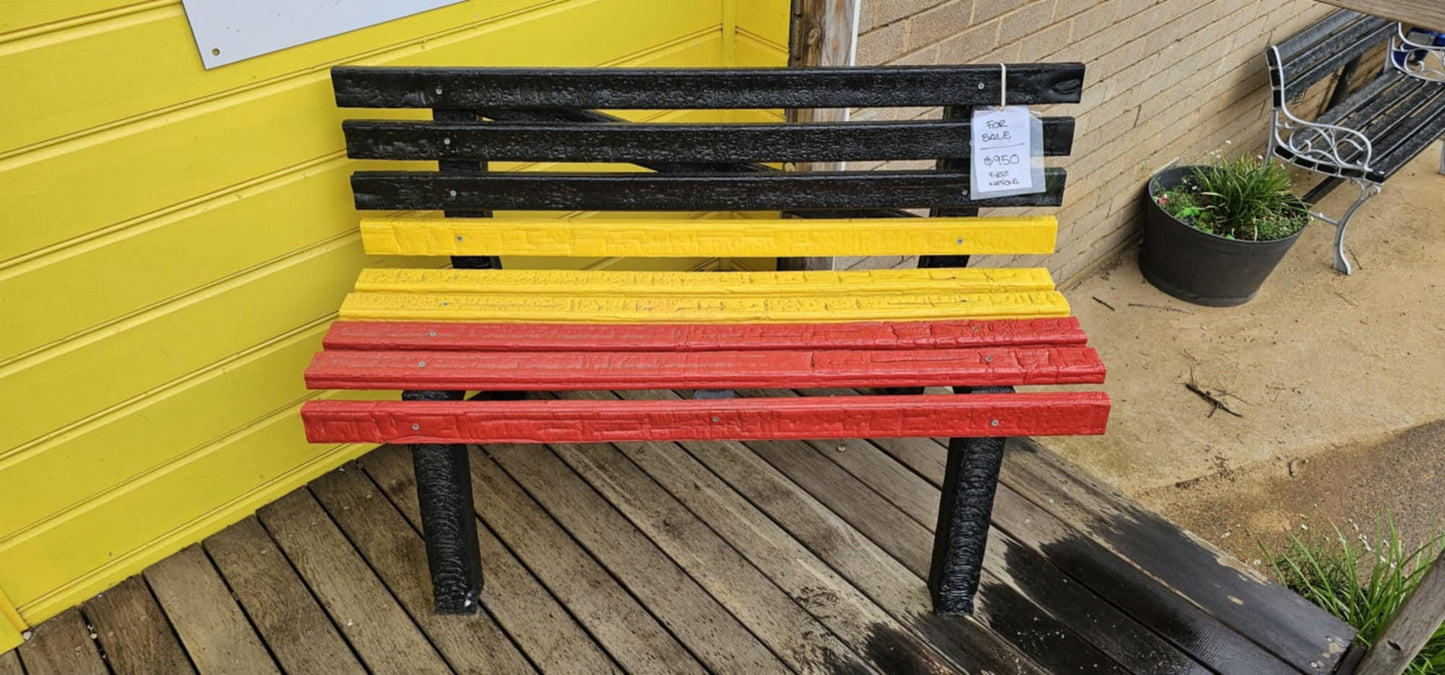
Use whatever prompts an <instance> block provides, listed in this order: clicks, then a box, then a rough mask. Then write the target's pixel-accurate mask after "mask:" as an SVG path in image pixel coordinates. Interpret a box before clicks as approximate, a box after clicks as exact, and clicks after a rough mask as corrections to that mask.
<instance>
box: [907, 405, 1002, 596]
mask: <svg viewBox="0 0 1445 675" xmlns="http://www.w3.org/2000/svg"><path fill="white" fill-rule="evenodd" d="M955 389H956V390H957V392H958V393H960V394H963V393H979V394H1004V393H1013V387H975V388H966V387H956V388H955ZM1005 440H1006V439H1004V438H954V439H950V440H949V442H948V464H947V466H946V467H945V468H944V473H943V493H942V495H940V500H939V503H938V525H937V527H936V528H935V529H934V535H933V561H932V564H930V565H929V568H928V592H929V595H930V596H932V598H933V611H934V613H935V614H972V613H973V598H974V595H975V594H976V593H977V592H978V579H979V575H980V574H982V572H983V553H984V549H985V547H986V546H987V545H988V523H989V517H990V516H991V515H992V514H993V495H994V492H995V491H996V490H997V489H998V472H999V467H1000V466H1001V465H1002V464H1003V448H1004V441H1005Z"/></svg>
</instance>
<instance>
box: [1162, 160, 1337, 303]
mask: <svg viewBox="0 0 1445 675" xmlns="http://www.w3.org/2000/svg"><path fill="white" fill-rule="evenodd" d="M1148 199H1149V202H1148V204H1146V205H1145V208H1146V209H1147V215H1146V218H1145V221H1144V247H1143V250H1142V251H1141V252H1140V254H1139V269H1140V270H1141V271H1143V273H1144V278H1145V279H1148V280H1149V283H1151V284H1154V286H1155V287H1157V288H1158V289H1159V290H1161V291H1164V292H1165V293H1168V294H1169V295H1172V296H1174V297H1176V298H1179V299H1180V300H1184V301H1187V302H1192V303H1195V304H1199V305H1209V306H1212V307H1229V306H1233V305H1239V304H1243V303H1245V302H1248V301H1249V300H1250V299H1251V298H1253V297H1254V296H1255V294H1256V293H1258V292H1259V287H1260V285H1262V284H1263V283H1264V280H1265V278H1266V277H1268V276H1269V273H1270V272H1271V271H1273V270H1274V267H1275V265H1277V264H1279V261H1280V260H1281V259H1283V258H1284V254H1285V253H1287V252H1289V249H1290V247H1291V246H1293V245H1294V242H1295V240H1296V239H1298V238H1299V233H1300V232H1301V231H1302V230H1303V229H1304V226H1305V225H1307V224H1309V220H1310V214H1309V210H1308V208H1307V207H1306V205H1305V203H1304V202H1303V201H1302V200H1300V198H1299V197H1296V196H1294V194H1292V193H1291V192H1290V178H1289V173H1288V172H1287V171H1286V170H1285V168H1284V167H1283V166H1281V165H1279V164H1276V163H1269V162H1266V161H1264V160H1263V159H1262V158H1249V157H1241V158H1239V159H1234V160H1224V159H1219V158H1217V155H1216V159H1215V161H1214V163H1212V164H1209V165H1205V166H1183V167H1176V168H1173V169H1167V170H1165V171H1162V172H1160V173H1158V174H1155V176H1154V177H1153V178H1152V179H1150V181H1149V191H1148Z"/></svg>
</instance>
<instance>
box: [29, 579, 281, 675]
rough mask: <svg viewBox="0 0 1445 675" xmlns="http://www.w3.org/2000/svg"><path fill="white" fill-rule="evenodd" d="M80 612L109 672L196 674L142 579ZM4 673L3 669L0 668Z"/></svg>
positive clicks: (124, 584)
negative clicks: (108, 666) (98, 645)
mask: <svg viewBox="0 0 1445 675" xmlns="http://www.w3.org/2000/svg"><path fill="white" fill-rule="evenodd" d="M303 592H304V590H303ZM81 611H82V612H83V613H84V614H85V618H86V620H88V621H89V622H90V626H91V631H92V632H94V633H95V635H96V640H98V641H99V642H100V646H101V649H103V650H105V660H106V662H107V663H109V664H110V669H111V670H112V671H114V672H116V673H118V674H120V675H125V674H126V673H174V674H175V675H185V674H186V673H194V672H196V669H195V668H192V667H191V661H190V659H188V658H186V652H185V650H184V649H182V648H181V643H180V642H179V641H178V640H177V639H176V635H175V633H173V632H171V626H170V623H169V622H168V621H167V620H166V614H165V612H163V611H161V607H160V605H158V604H156V599H155V597H154V596H152V595H151V591H150V588H148V587H146V583H145V580H144V579H142V578H141V577H139V576H134V577H131V578H129V579H126V580H125V581H122V582H120V584H119V585H117V586H115V587H114V588H112V589H110V590H108V591H106V592H104V593H101V594H100V595H97V596H95V597H94V598H91V599H89V600H87V601H85V604H84V605H81ZM3 672H4V668H0V673H3Z"/></svg>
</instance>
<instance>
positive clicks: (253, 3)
mask: <svg viewBox="0 0 1445 675" xmlns="http://www.w3.org/2000/svg"><path fill="white" fill-rule="evenodd" d="M458 2H462V0H248V1H247V2H235V1H234V0H183V2H182V3H181V4H183V5H184V6H185V8H186V19H187V20H188V21H189V22H190V24H191V34H192V35H195V36H196V48H197V49H200V50H201V63H202V64H203V65H205V67H206V70H210V69H212V68H216V67H218V66H224V65H226V64H228V63H235V62H237V61H241V60H244V59H249V58H251V57H253V56H260V55H262V54H269V53H271V52H275V51H280V50H282V49H285V48H287V47H295V46H296V45H301V44H306V43H307V42H315V41H316V40H320V39H322V38H328V37H331V36H333V35H340V34H342V33H347V32H350V31H354V30H356V29H358V28H365V27H367V26H375V25H376V24H379V23H383V22H386V21H391V20H392V19H400V18H401V17H404V16H411V15H412V14H418V13H421V12H425V11H427V10H429V9H436V8H438V7H445V6H447V5H454V4H456V3H458Z"/></svg>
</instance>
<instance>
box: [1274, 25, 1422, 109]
mask: <svg viewBox="0 0 1445 675" xmlns="http://www.w3.org/2000/svg"><path fill="white" fill-rule="evenodd" d="M1394 26H1395V25H1394V24H1393V23H1390V22H1388V21H1386V20H1384V19H1380V18H1376V17H1366V18H1364V19H1361V20H1359V21H1357V22H1355V23H1351V24H1348V25H1347V26H1345V27H1344V28H1343V29H1341V30H1340V32H1339V33H1335V34H1331V35H1330V36H1329V37H1326V38H1325V39H1323V40H1321V41H1320V43H1319V44H1317V45H1315V46H1313V47H1310V48H1309V49H1306V50H1305V51H1303V52H1300V53H1299V54H1298V55H1296V56H1295V57H1293V58H1287V59H1285V62H1284V69H1283V71H1284V81H1285V94H1286V95H1288V96H1289V97H1291V98H1293V97H1295V96H1299V95H1300V94H1302V93H1304V90H1305V89H1306V88H1308V87H1309V86H1310V85H1313V84H1314V83H1316V82H1319V81H1320V80H1323V79H1325V78H1326V77H1328V76H1329V75H1330V74H1331V73H1333V72H1335V71H1336V70H1338V69H1340V68H1341V67H1343V66H1344V65H1345V64H1346V63H1348V62H1349V61H1350V60H1351V59H1354V58H1355V57H1358V56H1360V55H1362V54H1364V53H1365V52H1368V51H1370V50H1371V49H1373V48H1374V47H1376V46H1377V45H1379V44H1381V43H1383V42H1384V41H1385V40H1386V39H1387V38H1388V37H1389V35H1390V31H1392V30H1394ZM1270 59H1271V60H1273V55H1271V56H1270Z"/></svg>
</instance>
